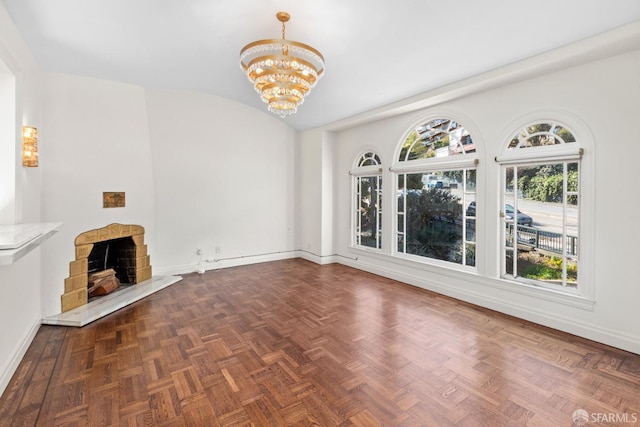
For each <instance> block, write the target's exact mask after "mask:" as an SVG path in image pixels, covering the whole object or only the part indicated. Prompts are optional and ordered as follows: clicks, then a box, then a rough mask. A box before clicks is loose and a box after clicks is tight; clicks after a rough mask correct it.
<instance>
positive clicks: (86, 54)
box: [1, 0, 640, 130]
mask: <svg viewBox="0 0 640 427" xmlns="http://www.w3.org/2000/svg"><path fill="white" fill-rule="evenodd" d="M1 1H2V2H3V3H4V5H5V7H6V8H7V10H8V11H9V13H10V15H11V17H12V19H13V20H14V22H15V24H16V26H17V27H18V29H19V31H20V32H21V34H22V35H23V37H24V39H25V40H26V42H27V44H28V45H29V47H30V48H31V50H32V53H33V55H34V57H35V59H36V61H37V62H38V64H39V66H40V67H41V68H42V70H44V71H51V72H62V73H70V74H77V75H83V76H90V77H97V78H103V79H109V80H114V81H120V82H124V83H131V84H136V85H141V86H144V87H148V88H167V89H187V90H195V91H201V92H206V93H211V94H215V95H218V96H221V97H225V98H229V99H232V100H235V101H238V102H241V103H244V104H246V105H249V106H251V107H255V108H258V109H262V110H265V111H266V106H265V104H263V103H262V102H261V101H260V99H259V97H258V95H257V94H256V93H255V92H254V91H253V89H252V87H251V85H250V83H249V81H248V80H247V78H246V77H245V76H244V75H243V73H242V72H241V69H240V66H239V63H238V57H239V52H240V49H241V48H242V47H243V46H244V45H246V44H247V43H249V42H252V41H255V40H259V39H266V38H279V37H280V31H281V27H280V23H279V22H278V21H277V20H276V17H275V15H276V13H277V12H278V11H281V10H283V11H287V12H289V13H290V14H291V20H290V21H289V23H288V24H287V38H288V39H291V40H296V41H300V42H303V43H306V44H309V45H311V46H313V47H315V48H316V49H318V50H319V51H320V52H322V54H323V55H324V57H325V60H326V75H325V77H324V78H323V79H321V80H320V82H319V83H318V85H317V86H316V87H315V89H313V91H312V92H311V94H310V95H309V96H308V97H307V99H306V101H305V103H304V105H302V106H301V107H300V109H299V111H298V113H297V114H296V115H294V116H292V117H288V118H286V119H284V120H286V121H287V122H288V123H289V124H290V125H291V126H293V127H294V128H296V129H298V130H306V129H310V128H314V127H317V126H321V125H325V124H328V123H332V122H335V121H338V120H341V119H344V118H347V117H350V116H353V115H357V114H361V113H363V112H365V111H368V110H371V109H375V108H378V107H381V106H384V105H387V104H390V103H393V102H397V101H400V100H402V99H405V98H408V97H412V96H414V95H417V94H419V93H423V92H427V91H429V90H432V89H434V88H438V87H441V86H443V85H446V84H449V83H452V82H456V81H459V80H462V79H465V78H468V77H471V76H474V75H477V74H480V73H483V72H486V71H489V70H492V69H496V68H498V67H501V66H504V65H507V64H510V63H514V62H517V61H519V60H522V59H525V58H528V57H531V56H534V55H537V54H540V53H543V52H545V51H549V50H552V49H554V48H557V47H560V46H564V45H567V44H570V43H573V42H576V41H579V40H582V39H585V38H588V37H591V36H593V35H596V34H599V33H602V32H606V31H608V30H611V29H613V28H616V27H619V26H622V25H624V24H627V23H630V22H634V21H638V20H640V1H638V0H537V1H529V2H525V1H523V0H447V1H434V0H400V1H389V0H317V1H310V0H238V1H216V0H56V1H52V0H1Z"/></svg>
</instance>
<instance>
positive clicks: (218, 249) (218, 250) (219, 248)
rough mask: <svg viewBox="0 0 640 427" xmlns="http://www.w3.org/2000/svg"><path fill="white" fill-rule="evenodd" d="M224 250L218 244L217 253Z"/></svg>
mask: <svg viewBox="0 0 640 427" xmlns="http://www.w3.org/2000/svg"><path fill="white" fill-rule="evenodd" d="M220 252H222V248H221V247H220V246H216V253H217V254H219V253H220Z"/></svg>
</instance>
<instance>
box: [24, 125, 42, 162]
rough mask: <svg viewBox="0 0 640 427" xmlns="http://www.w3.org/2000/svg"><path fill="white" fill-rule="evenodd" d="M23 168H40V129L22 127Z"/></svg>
mask: <svg viewBox="0 0 640 427" xmlns="http://www.w3.org/2000/svg"><path fill="white" fill-rule="evenodd" d="M22 166H27V167H37V166H38V129H36V128H33V127H29V126H22Z"/></svg>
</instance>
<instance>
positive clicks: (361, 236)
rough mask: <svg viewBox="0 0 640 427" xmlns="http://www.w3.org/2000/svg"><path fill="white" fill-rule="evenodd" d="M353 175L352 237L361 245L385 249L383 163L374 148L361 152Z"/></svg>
mask: <svg viewBox="0 0 640 427" xmlns="http://www.w3.org/2000/svg"><path fill="white" fill-rule="evenodd" d="M350 173H351V175H352V176H353V206H354V212H353V217H352V224H353V225H352V230H353V231H352V236H353V244H354V245H355V246H358V247H365V248H372V249H378V250H379V249H382V162H381V161H380V157H379V156H378V155H377V154H376V153H374V152H373V151H367V152H365V153H363V154H362V155H360V156H359V157H358V159H357V161H356V162H355V165H354V167H353V168H352V170H351V172H350Z"/></svg>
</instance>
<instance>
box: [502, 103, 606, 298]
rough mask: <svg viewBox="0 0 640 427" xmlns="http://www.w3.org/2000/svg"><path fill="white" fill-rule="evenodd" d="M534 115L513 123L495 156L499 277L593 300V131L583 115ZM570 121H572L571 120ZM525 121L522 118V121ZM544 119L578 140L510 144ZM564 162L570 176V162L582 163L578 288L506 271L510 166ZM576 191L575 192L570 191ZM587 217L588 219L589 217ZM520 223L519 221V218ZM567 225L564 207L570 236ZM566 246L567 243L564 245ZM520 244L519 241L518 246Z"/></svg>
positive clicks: (532, 286)
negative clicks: (590, 205) (505, 214)
mask: <svg viewBox="0 0 640 427" xmlns="http://www.w3.org/2000/svg"><path fill="white" fill-rule="evenodd" d="M558 115H560V116H563V115H564V116H568V115H567V114H566V113H565V114H558ZM530 117H533V119H531V118H530V119H529V120H527V121H526V122H525V124H520V125H519V126H517V127H512V128H511V129H512V130H511V132H510V133H508V134H507V135H508V136H507V137H506V138H503V141H505V143H504V144H503V148H502V152H501V154H500V155H498V156H496V157H495V162H496V164H497V166H498V168H499V172H498V174H499V177H498V178H499V179H498V181H499V185H500V187H499V193H498V194H499V196H498V200H499V203H500V205H499V206H498V208H497V210H496V212H497V213H498V215H496V217H497V222H498V223H499V225H498V227H499V229H500V233H499V234H500V243H499V244H498V246H497V248H496V249H497V256H496V259H497V260H498V271H497V275H498V277H497V278H498V280H500V281H502V282H506V283H511V284H515V285H519V286H521V287H527V288H534V289H540V290H542V291H543V292H553V293H557V294H561V295H567V296H570V297H579V298H581V299H583V300H585V301H589V302H593V296H594V290H593V280H592V277H593V265H592V264H593V262H592V260H593V257H592V252H593V251H592V250H590V249H589V248H590V247H592V242H593V235H592V232H589V231H588V230H587V228H588V227H587V228H585V227H584V224H586V223H590V222H588V221H589V220H591V221H592V218H593V212H592V209H589V208H587V205H586V204H585V199H586V198H587V197H588V195H589V194H591V193H592V192H593V185H594V180H593V155H591V156H585V152H586V151H585V149H586V148H587V147H588V148H589V149H591V147H592V146H591V145H590V144H589V143H590V142H591V141H592V138H591V134H590V132H589V130H588V127H587V126H586V125H584V124H583V123H582V122H581V121H580V120H579V119H577V118H576V117H570V120H559V119H558V118H554V119H545V118H541V117H544V116H541V115H535V114H531V115H530ZM567 122H570V123H567ZM521 123H522V122H521ZM544 123H551V124H556V125H558V126H561V127H564V128H565V129H567V130H569V131H570V132H571V134H572V135H573V137H574V138H575V141H571V142H570V143H564V144H556V145H548V146H533V147H527V148H524V149H520V148H510V147H509V146H510V144H511V141H512V140H513V139H514V135H517V134H519V133H520V132H521V131H522V130H523V129H526V128H529V127H531V126H535V125H540V124H544ZM560 163H562V164H563V165H565V166H563V175H564V177H565V178H566V173H567V169H566V165H567V164H569V163H577V164H578V171H579V172H578V191H577V198H578V203H577V205H578V206H577V207H578V215H577V218H578V219H577V223H578V224H577V227H578V248H577V254H578V256H577V260H578V283H577V286H576V287H575V288H572V287H567V286H558V285H555V284H552V283H545V282H543V281H540V280H535V279H527V278H523V277H518V276H517V275H516V276H513V275H509V274H506V272H505V263H506V261H505V255H506V252H505V246H506V242H505V237H506V232H505V230H504V229H503V228H505V227H503V224H504V220H503V218H502V215H503V211H504V203H505V198H504V192H505V187H506V170H507V168H509V167H518V168H521V167H536V166H542V165H551V164H560ZM563 181H564V183H563V209H565V208H566V206H567V201H566V198H567V195H568V194H567V182H566V179H563ZM571 193H573V192H571ZM569 195H573V194H569ZM514 208H515V209H518V207H517V206H514ZM585 217H586V220H585ZM516 223H517V221H516ZM566 225H567V218H566V213H564V210H563V224H562V226H563V237H566V234H567V233H566V232H565V231H564V230H565V227H566ZM563 246H566V245H563ZM515 248H517V245H516V246H515ZM563 254H565V255H566V248H565V249H563Z"/></svg>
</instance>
